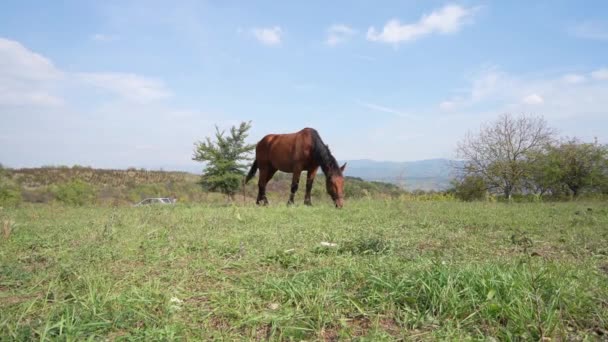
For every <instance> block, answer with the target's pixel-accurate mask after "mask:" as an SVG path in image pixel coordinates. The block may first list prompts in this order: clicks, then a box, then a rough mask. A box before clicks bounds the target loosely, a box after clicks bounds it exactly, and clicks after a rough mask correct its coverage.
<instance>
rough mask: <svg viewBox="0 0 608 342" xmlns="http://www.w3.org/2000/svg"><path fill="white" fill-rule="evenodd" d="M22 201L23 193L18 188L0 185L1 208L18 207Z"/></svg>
mask: <svg viewBox="0 0 608 342" xmlns="http://www.w3.org/2000/svg"><path fill="white" fill-rule="evenodd" d="M21 201H22V198H21V191H19V189H18V188H17V187H14V186H11V185H8V184H0V207H16V206H18V205H19V204H20V203H21Z"/></svg>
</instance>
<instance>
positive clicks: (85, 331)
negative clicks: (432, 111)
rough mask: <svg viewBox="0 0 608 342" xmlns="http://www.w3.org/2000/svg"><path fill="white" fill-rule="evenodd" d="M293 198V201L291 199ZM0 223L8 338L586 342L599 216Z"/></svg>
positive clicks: (71, 215)
mask: <svg viewBox="0 0 608 342" xmlns="http://www.w3.org/2000/svg"><path fill="white" fill-rule="evenodd" d="M301 196H302V195H301ZM301 196H300V197H299V198H298V200H300V201H299V202H298V203H300V204H298V205H296V206H292V207H287V206H285V204H284V201H282V200H281V201H280V203H278V204H275V205H271V206H270V207H266V208H261V207H255V206H253V205H249V204H245V205H242V204H239V205H238V206H237V205H234V204H210V205H204V204H197V205H191V204H184V203H182V204H178V205H177V206H171V207H166V206H156V207H140V208H133V207H126V206H119V207H112V206H101V207H100V206H87V205H85V206H80V207H78V206H66V205H59V204H55V205H32V204H22V205H21V206H20V207H18V208H9V207H7V208H4V209H3V210H2V211H0V215H1V216H2V220H1V221H0V222H2V223H3V236H2V239H1V240H0V336H3V338H6V339H9V340H87V339H94V340H98V339H107V340H172V339H188V340H212V339H215V340H218V339H226V340H321V341H336V340H370V341H371V340H374V341H376V340H403V339H405V340H444V339H448V340H465V339H488V338H490V339H491V338H494V339H496V340H548V339H551V340H564V341H565V340H573V341H577V340H581V341H582V340H601V339H605V338H606V336H607V335H606V334H607V333H608V332H607V331H606V328H607V326H608V301H607V299H606V298H608V286H606V284H607V282H608V248H607V247H606V246H608V230H607V227H608V204H606V203H605V202H583V201H577V202H567V203H525V204H520V203H511V204H507V203H491V202H473V203H466V202H456V201H437V200H434V201H414V200H412V199H411V198H406V197H402V198H401V199H399V198H395V199H390V198H388V197H387V198H385V199H383V200H380V199H364V198H363V199H358V200H350V201H348V202H347V205H346V207H345V208H344V209H343V210H336V209H334V208H333V207H332V206H331V204H330V202H329V199H327V198H326V197H327V196H323V197H319V196H317V197H314V198H313V200H316V202H315V206H313V207H306V206H303V205H302V204H301Z"/></svg>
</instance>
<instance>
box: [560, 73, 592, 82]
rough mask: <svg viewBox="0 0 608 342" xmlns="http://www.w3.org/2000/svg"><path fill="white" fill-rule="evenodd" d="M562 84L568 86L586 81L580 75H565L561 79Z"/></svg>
mask: <svg viewBox="0 0 608 342" xmlns="http://www.w3.org/2000/svg"><path fill="white" fill-rule="evenodd" d="M562 79H563V81H564V82H566V83H569V84H578V83H583V82H585V81H586V80H587V78H586V77H585V76H583V75H580V74H567V75H564V77H563V78H562Z"/></svg>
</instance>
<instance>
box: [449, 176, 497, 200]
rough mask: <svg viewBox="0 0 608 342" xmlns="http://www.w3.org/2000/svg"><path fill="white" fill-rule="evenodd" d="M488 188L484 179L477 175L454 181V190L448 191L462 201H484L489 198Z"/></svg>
mask: <svg viewBox="0 0 608 342" xmlns="http://www.w3.org/2000/svg"><path fill="white" fill-rule="evenodd" d="M487 191H488V186H487V185H486V183H485V181H484V179H483V177H481V176H477V175H468V176H464V177H462V178H461V179H454V180H452V188H451V189H450V190H448V192H451V193H453V194H454V196H456V198H458V199H460V200H462V201H467V202H470V201H476V200H483V199H485V198H486V196H487Z"/></svg>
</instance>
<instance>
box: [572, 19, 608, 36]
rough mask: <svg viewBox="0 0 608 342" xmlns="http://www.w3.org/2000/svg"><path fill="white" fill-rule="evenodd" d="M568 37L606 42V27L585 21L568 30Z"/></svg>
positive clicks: (603, 24)
mask: <svg viewBox="0 0 608 342" xmlns="http://www.w3.org/2000/svg"><path fill="white" fill-rule="evenodd" d="M568 32H569V33H570V35H572V36H574V37H577V38H582V39H590V40H608V25H607V24H606V23H600V22H595V21H587V22H583V23H580V24H577V25H575V26H572V27H570V28H569V29H568Z"/></svg>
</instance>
